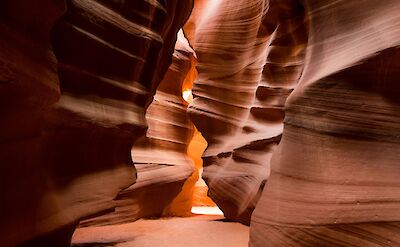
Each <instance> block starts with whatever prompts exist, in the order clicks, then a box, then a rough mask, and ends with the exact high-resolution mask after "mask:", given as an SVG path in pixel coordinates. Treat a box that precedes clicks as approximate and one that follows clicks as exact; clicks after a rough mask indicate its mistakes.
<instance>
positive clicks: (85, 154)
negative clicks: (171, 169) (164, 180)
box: [0, 0, 193, 247]
mask: <svg viewBox="0 0 400 247" xmlns="http://www.w3.org/2000/svg"><path fill="white" fill-rule="evenodd" d="M192 4H193V3H192V1H190V0H188V1H179V2H178V1H168V2H165V1H147V0H139V1H137V0H135V1H101V0H98V1H94V0H72V1H68V4H65V3H64V2H63V1H48V0H40V1H26V0H12V1H2V2H1V3H0V18H1V24H0V28H1V30H0V31H1V36H0V42H1V43H0V45H1V49H0V81H1V83H0V93H1V97H0V101H1V106H0V113H1V123H0V133H1V134H0V140H1V144H0V145H1V149H0V160H1V167H2V173H1V174H2V175H1V179H0V181H2V188H3V195H4V198H6V200H4V202H2V206H1V208H2V211H3V212H4V213H3V214H2V216H1V226H0V227H1V238H0V245H1V246H16V245H19V244H20V246H57V247H61V246H69V238H70V237H71V235H72V232H73V230H74V228H75V225H76V224H77V223H78V222H79V220H80V219H82V218H87V217H90V216H91V215H95V214H99V213H103V212H105V211H109V210H113V209H114V208H115V206H116V202H115V201H114V200H113V199H114V198H115V197H116V196H117V194H118V193H119V192H120V191H121V190H122V189H124V188H126V187H128V186H130V185H131V184H133V183H134V182H135V169H134V166H133V162H132V159H131V148H132V145H133V142H134V141H135V140H136V139H139V138H140V137H142V136H144V135H145V130H146V122H145V114H144V112H145V109H146V108H147V106H148V105H149V104H150V102H151V99H152V95H153V94H154V93H155V89H156V88H157V87H158V84H159V83H160V81H161V79H162V78H163V76H164V74H165V72H166V70H167V69H168V67H169V65H170V62H171V55H172V53H173V51H174V45H175V40H176V35H177V32H178V30H179V29H180V28H181V27H182V26H183V24H184V22H185V21H186V19H187V17H188V16H189V14H190V11H191V7H192ZM65 11H66V13H65V15H64V16H63V17H62V18H61V19H60V20H59V21H57V24H56V25H55V26H54V28H53V30H52V34H51V46H52V48H53V50H54V54H55V55H54V54H53V52H52V51H51V49H50V42H49V40H50V38H49V36H50V31H51V29H52V27H53V24H54V23H55V22H56V20H57V19H58V18H59V17H60V16H61V15H62V13H63V12H65ZM56 59H57V60H58V62H57V61H56Z"/></svg>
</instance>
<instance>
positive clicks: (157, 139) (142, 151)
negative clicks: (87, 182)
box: [81, 33, 196, 226]
mask: <svg viewBox="0 0 400 247" xmlns="http://www.w3.org/2000/svg"><path fill="white" fill-rule="evenodd" d="M179 36H180V37H179V39H178V41H177V42H176V45H175V52H174V54H173V58H172V64H171V65H170V66H169V68H168V71H167V72H166V74H165V76H164V78H163V80H162V81H161V83H160V85H159V86H158V88H157V92H156V94H155V96H154V100H153V102H152V103H151V104H150V106H149V107H148V108H147V111H146V120H147V124H148V126H149V128H148V130H147V133H146V136H143V137H142V138H139V139H138V140H137V141H136V142H135V144H134V146H133V148H132V159H133V162H134V163H135V167H136V169H137V181H136V183H135V184H133V185H132V186H130V187H129V188H127V189H125V190H123V191H121V192H120V193H119V194H118V196H117V197H116V199H115V200H114V201H115V203H116V205H117V207H116V210H115V212H113V213H110V214H106V215H103V216H100V217H97V218H94V219H88V220H86V221H83V222H82V223H81V225H82V226H88V225H108V224H118V223H123V222H131V221H134V220H137V219H139V218H142V217H160V216H161V215H163V214H165V213H167V209H168V206H169V205H170V204H171V202H172V200H173V199H174V198H175V197H176V196H177V195H178V193H179V192H180V191H181V190H182V187H183V185H184V183H185V182H186V180H187V179H188V178H189V177H190V176H191V174H192V173H193V172H194V165H193V161H192V159H190V157H189V156H188V155H187V147H188V144H189V142H190V140H191V139H192V135H193V124H192V123H191V122H190V120H189V118H188V116H187V113H186V109H187V105H188V103H187V102H186V101H185V100H184V99H183V98H182V88H183V85H184V83H185V80H186V79H188V80H191V79H192V75H191V72H192V71H193V70H195V62H196V59H195V56H194V52H193V50H192V49H191V48H190V46H189V44H188V43H187V41H186V39H185V37H184V36H183V33H180V35H179ZM188 196H189V197H190V195H188ZM189 199H190V198H188V200H189ZM189 204H190V203H189ZM190 208H191V205H189V208H188V209H186V211H189V212H190Z"/></svg>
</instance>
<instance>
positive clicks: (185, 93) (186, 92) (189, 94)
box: [182, 89, 193, 103]
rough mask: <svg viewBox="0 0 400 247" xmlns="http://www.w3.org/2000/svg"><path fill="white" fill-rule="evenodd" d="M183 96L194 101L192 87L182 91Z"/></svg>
mask: <svg viewBox="0 0 400 247" xmlns="http://www.w3.org/2000/svg"><path fill="white" fill-rule="evenodd" d="M182 97H183V99H184V100H185V101H186V102H188V103H191V102H192V101H193V95H192V90H191V89H186V90H184V91H183V92H182Z"/></svg>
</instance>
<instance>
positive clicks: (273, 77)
mask: <svg viewBox="0 0 400 247" xmlns="http://www.w3.org/2000/svg"><path fill="white" fill-rule="evenodd" d="M304 22H305V20H304V14H303V9H302V7H301V5H299V4H296V2H294V1H280V2H273V3H271V4H269V3H268V1H262V0H254V1H228V0H220V1H198V2H197V1H196V4H195V7H194V10H193V13H192V15H191V17H190V18H189V20H188V22H187V24H186V25H185V31H186V32H187V33H188V37H189V41H190V42H191V44H192V45H193V47H194V49H195V51H196V54H197V56H198V66H197V68H198V72H199V76H198V79H197V80H196V82H195V85H194V88H193V94H194V96H195V97H194V101H193V102H192V103H191V105H190V109H189V113H190V115H191V118H192V120H193V122H194V123H195V125H196V127H197V128H198V129H199V131H200V132H201V133H202V134H203V136H204V138H205V139H206V140H207V142H208V147H207V149H206V151H205V153H204V155H203V160H204V166H205V168H204V173H203V178H204V179H205V181H206V182H207V184H208V186H209V188H210V190H209V195H210V197H211V198H212V199H213V200H214V201H215V202H216V203H217V204H218V206H219V207H220V208H221V209H222V211H223V212H224V213H225V216H226V217H227V218H228V219H233V220H238V221H241V222H243V223H246V224H249V222H250V216H251V213H252V211H253V209H254V207H255V205H256V202H257V200H258V198H259V196H260V193H261V191H262V188H263V187H264V185H265V182H266V179H267V178H268V175H269V160H270V157H271V154H272V152H273V150H274V149H275V148H276V145H277V143H278V142H279V140H280V137H281V134H282V130H283V117H284V113H283V106H284V103H285V100H286V97H287V96H288V95H289V94H290V92H291V91H292V90H293V88H294V86H295V85H296V83H297V81H298V78H299V77H300V74H301V71H302V68H303V60H304V49H305V44H306V42H307V36H306V35H305V34H306V27H305V25H303V24H304Z"/></svg>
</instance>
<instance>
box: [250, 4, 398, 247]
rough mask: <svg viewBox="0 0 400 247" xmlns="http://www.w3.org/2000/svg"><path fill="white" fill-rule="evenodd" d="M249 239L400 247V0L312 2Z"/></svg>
mask: <svg viewBox="0 0 400 247" xmlns="http://www.w3.org/2000/svg"><path fill="white" fill-rule="evenodd" d="M302 2H303V3H304V6H305V9H306V13H307V16H308V18H309V20H310V29H309V30H310V32H309V43H308V47H307V56H306V60H305V69H304V72H303V75H302V77H301V79H300V85H299V87H297V88H296V89H295V91H294V92H293V94H292V95H291V96H290V97H289V99H288V102H287V105H286V117H285V127H284V132H283V136H282V140H281V143H280V144H279V147H278V149H277V150H276V151H275V153H274V154H273V158H272V161H271V164H272V171H271V176H270V178H269V180H268V184H267V186H266V188H265V190H264V192H263V195H262V197H261V199H260V201H259V203H258V204H257V208H256V210H255V212H254V214H253V217H252V222H251V228H250V230H251V236H250V238H251V239H250V246H257V247H258V246H260V247H261V246H262V247H264V246H360V247H361V246H399V245H400V234H399V233H400V224H399V221H400V210H399V207H400V180H399V174H400V166H399V164H400V152H399V150H400V140H399V136H400V124H399V123H400V115H399V113H400V101H399V93H400V86H399V83H398V78H399V77H400V50H399V48H398V46H399V45H400V15H399V13H400V2H399V1H396V0H387V1H377V0H360V1H332V0H322V1H311V0H305V1H302Z"/></svg>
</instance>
